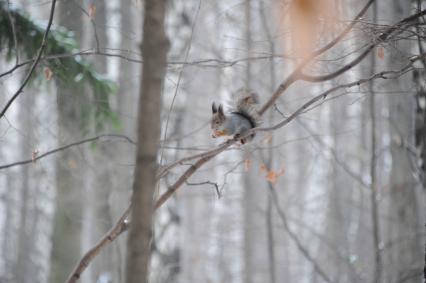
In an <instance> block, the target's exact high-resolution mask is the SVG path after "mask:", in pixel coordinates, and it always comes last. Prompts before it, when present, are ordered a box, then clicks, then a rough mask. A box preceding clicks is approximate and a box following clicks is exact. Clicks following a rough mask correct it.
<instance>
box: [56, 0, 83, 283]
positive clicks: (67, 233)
mask: <svg viewBox="0 0 426 283" xmlns="http://www.w3.org/2000/svg"><path fill="white" fill-rule="evenodd" d="M76 2H78V3H76ZM80 4H81V3H80V1H64V2H60V3H59V5H58V6H57V15H58V22H59V25H62V26H65V27H66V28H68V29H70V30H73V31H74V32H75V33H76V40H77V41H79V39H80V38H81V22H80V21H79V20H76V19H79V18H80V17H81V10H80V8H79V7H80V6H79V5H80ZM57 84H58V88H57V89H58V91H57V103H58V123H59V125H58V139H59V142H60V143H66V142H70V141H72V140H77V139H78V137H79V136H81V134H80V133H81V126H82V122H81V111H80V109H81V105H82V104H81V103H83V102H82V96H81V94H80V93H77V92H76V91H75V90H74V89H70V88H69V87H68V86H67V85H63V84H61V83H60V82H58V83H57ZM81 166H82V164H81V163H79V162H78V160H77V159H76V152H75V151H71V150H67V151H63V152H62V153H61V154H59V155H58V156H57V160H56V201H55V206H56V210H55V216H54V223H53V235H52V255H51V274H50V282H52V283H56V282H65V280H66V279H67V276H68V274H69V272H70V270H71V269H72V267H73V266H74V264H75V263H76V262H77V260H78V259H79V258H80V256H81V230H82V218H83V215H82V211H83V204H82V202H83V199H84V198H83V184H84V182H83V180H84V177H83V175H84V174H83V172H84V171H83V170H82V168H81Z"/></svg>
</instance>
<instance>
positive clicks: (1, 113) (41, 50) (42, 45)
mask: <svg viewBox="0 0 426 283" xmlns="http://www.w3.org/2000/svg"><path fill="white" fill-rule="evenodd" d="M55 5H56V0H52V6H51V8H50V15H49V22H48V23H47V27H46V31H45V32H44V35H43V39H42V42H41V46H40V48H39V50H38V53H37V57H36V59H35V60H34V62H33V64H32V65H31V68H30V71H29V72H28V74H27V76H26V77H25V79H24V81H23V82H22V84H21V86H20V87H19V88H18V90H17V91H16V92H15V94H14V95H13V96H12V98H11V99H9V101H8V102H7V103H6V105H5V106H4V108H3V110H2V111H1V112H0V119H1V118H2V117H3V116H4V114H5V113H6V111H7V109H9V107H10V105H12V103H13V101H14V100H15V99H16V98H17V97H18V96H19V94H21V92H22V91H23V90H24V87H25V86H26V85H27V83H28V82H29V80H30V78H31V75H32V74H33V73H34V70H35V68H36V67H37V64H38V62H39V61H40V58H41V54H42V53H43V51H44V49H46V45H47V44H46V42H47V36H48V35H49V31H50V27H51V26H52V21H53V15H54V14H55Z"/></svg>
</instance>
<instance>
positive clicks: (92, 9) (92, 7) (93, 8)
mask: <svg viewBox="0 0 426 283" xmlns="http://www.w3.org/2000/svg"><path fill="white" fill-rule="evenodd" d="M95 14H96V6H95V4H93V3H92V4H90V5H89V17H90V18H91V19H93V18H94V17H95Z"/></svg>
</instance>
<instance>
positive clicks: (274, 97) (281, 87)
mask: <svg viewBox="0 0 426 283" xmlns="http://www.w3.org/2000/svg"><path fill="white" fill-rule="evenodd" d="M374 1H375V0H370V1H368V2H367V4H366V5H365V6H364V8H362V9H361V11H360V12H359V13H358V14H357V15H356V16H355V18H354V19H353V20H352V21H351V23H350V24H349V25H348V26H347V27H346V28H345V29H344V30H343V31H342V32H341V33H340V34H339V35H338V36H337V37H336V38H335V39H333V40H332V41H331V42H330V43H328V44H326V45H325V46H324V47H322V48H320V49H318V50H317V51H314V52H313V53H312V54H311V55H310V56H308V57H307V58H306V59H304V60H303V62H302V63H300V64H299V65H298V66H297V67H296V69H295V70H294V71H293V72H292V73H291V74H290V75H289V76H288V77H287V79H286V80H285V81H284V82H283V83H281V84H280V85H279V86H278V89H277V90H276V91H275V92H274V93H273V94H272V96H271V98H269V100H268V101H267V102H266V103H265V104H264V105H263V106H262V108H260V110H259V114H260V115H262V114H263V113H265V112H266V110H268V109H269V108H271V106H272V105H273V104H274V103H275V101H276V100H277V99H278V97H280V95H281V94H282V93H283V92H284V91H285V90H286V89H287V88H288V87H289V86H290V85H292V84H293V83H294V82H296V81H297V80H299V77H300V73H301V71H302V69H303V68H304V67H305V66H306V65H307V64H308V63H309V62H311V61H312V60H313V59H315V58H316V57H318V56H319V55H321V54H323V53H324V52H325V51H327V50H329V49H330V48H332V47H333V46H334V45H336V44H337V43H338V42H340V41H341V40H342V39H343V38H344V37H345V36H346V35H347V34H348V33H349V31H350V30H352V28H353V27H354V26H355V24H356V23H357V21H358V19H359V18H361V17H362V16H363V15H364V14H365V12H366V11H367V10H368V8H369V7H370V5H371V4H373V2H374Z"/></svg>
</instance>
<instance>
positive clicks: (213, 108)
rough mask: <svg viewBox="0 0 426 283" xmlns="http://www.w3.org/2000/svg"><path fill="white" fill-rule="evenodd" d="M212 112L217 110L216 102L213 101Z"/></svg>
mask: <svg viewBox="0 0 426 283" xmlns="http://www.w3.org/2000/svg"><path fill="white" fill-rule="evenodd" d="M212 112H213V114H214V113H216V112H217V108H216V104H215V103H214V102H213V103H212Z"/></svg>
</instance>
